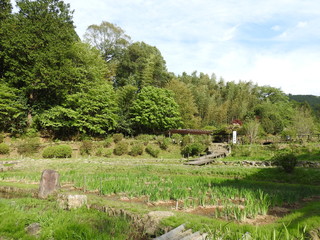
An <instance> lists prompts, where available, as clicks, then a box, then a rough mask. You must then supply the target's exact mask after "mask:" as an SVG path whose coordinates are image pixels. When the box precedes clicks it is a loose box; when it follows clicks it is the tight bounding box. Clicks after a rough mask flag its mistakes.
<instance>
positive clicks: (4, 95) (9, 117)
mask: <svg viewBox="0 0 320 240" xmlns="http://www.w3.org/2000/svg"><path fill="white" fill-rule="evenodd" d="M26 110H27V104H26V99H25V98H24V97H23V95H22V94H21V92H19V91H18V90H16V89H14V88H10V87H9V86H7V84H4V83H0V119H1V121H0V131H4V132H10V133H21V132H23V130H24V129H25V127H26V120H27V118H26V115H27V111H26Z"/></svg>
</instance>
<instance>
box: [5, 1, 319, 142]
mask: <svg viewBox="0 0 320 240" xmlns="http://www.w3.org/2000/svg"><path fill="white" fill-rule="evenodd" d="M17 8H18V12H17V13H13V12H12V5H11V3H10V1H9V0H4V1H1V8H0V11H1V12H0V24H1V26H0V50H1V52H0V116H1V122H0V130H1V131H3V132H8V133H11V134H23V133H25V132H26V131H30V130H32V131H40V132H41V133H42V134H46V135H51V136H54V137H57V138H72V137H76V136H83V135H85V136H96V137H99V136H106V135H107V134H109V133H115V132H121V133H124V134H130V135H132V134H139V133H159V132H163V131H166V130H168V129H172V128H201V129H227V130H228V129H229V130H230V126H232V122H234V121H237V122H241V124H242V123H243V126H244V128H243V131H244V132H245V131H248V132H249V131H250V128H251V129H252V128H253V127H254V128H257V129H259V134H262V135H263V134H288V133H290V135H294V134H310V133H313V132H316V131H319V118H317V117H316V116H318V115H317V114H316V112H319V107H318V108H317V107H316V105H315V104H316V103H317V101H315V99H317V100H318V101H319V98H318V97H314V98H312V97H309V98H308V99H310V101H309V104H310V105H311V106H312V107H313V109H311V108H310V106H309V105H308V104H297V103H295V102H292V101H290V98H293V96H292V95H290V96H289V97H288V96H287V95H286V94H285V93H284V92H282V91H281V90H280V89H277V88H273V87H271V86H258V85H256V84H253V83H252V82H246V81H240V82H225V81H224V79H223V78H220V79H217V78H216V76H215V75H212V76H208V75H207V74H204V73H197V72H196V71H195V72H193V73H192V74H187V73H185V72H184V73H182V74H180V75H175V74H173V73H171V72H169V71H168V70H167V67H166V62H165V59H163V57H162V55H161V52H160V51H159V50H158V49H157V48H156V47H155V46H150V45H148V44H147V43H144V42H133V41H132V40H131V38H130V36H128V35H127V34H126V33H125V31H124V30H123V29H121V28H120V27H119V26H116V25H114V24H112V23H109V22H102V23H101V24H100V25H91V26H89V27H88V29H87V32H86V34H85V37H84V41H81V40H80V38H79V36H77V34H76V32H75V26H74V24H73V21H72V13H73V12H72V10H71V9H70V6H69V5H68V4H65V3H64V2H63V1H59V0H38V1H29V0H19V1H17ZM293 99H295V98H293ZM311 99H312V101H311ZM295 100H297V101H300V100H299V99H295Z"/></svg>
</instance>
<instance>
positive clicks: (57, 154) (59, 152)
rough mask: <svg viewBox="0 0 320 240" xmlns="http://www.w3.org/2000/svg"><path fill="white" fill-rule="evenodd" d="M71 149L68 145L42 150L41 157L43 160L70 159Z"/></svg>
mask: <svg viewBox="0 0 320 240" xmlns="http://www.w3.org/2000/svg"><path fill="white" fill-rule="evenodd" d="M71 155H72V148H71V147H70V146H69V145H58V146H52V147H47V148H45V149H44V151H43V153H42V156H43V157H44V158H70V157H71Z"/></svg>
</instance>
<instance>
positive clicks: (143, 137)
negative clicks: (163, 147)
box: [136, 134, 155, 146]
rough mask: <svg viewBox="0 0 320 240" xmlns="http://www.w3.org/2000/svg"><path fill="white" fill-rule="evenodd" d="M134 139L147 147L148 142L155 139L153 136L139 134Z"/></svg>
mask: <svg viewBox="0 0 320 240" xmlns="http://www.w3.org/2000/svg"><path fill="white" fill-rule="evenodd" d="M136 139H137V140H139V141H141V142H143V145H145V146H147V145H148V144H149V142H150V141H152V140H154V139H155V135H148V134H140V135H138V136H136Z"/></svg>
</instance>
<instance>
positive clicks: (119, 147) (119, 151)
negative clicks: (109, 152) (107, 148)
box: [113, 142, 129, 156]
mask: <svg viewBox="0 0 320 240" xmlns="http://www.w3.org/2000/svg"><path fill="white" fill-rule="evenodd" d="M128 147H129V144H128V143H127V142H118V143H117V144H116V146H115V147H114V149H113V153H114V154H115V155H118V156H121V155H124V154H127V153H128Z"/></svg>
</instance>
